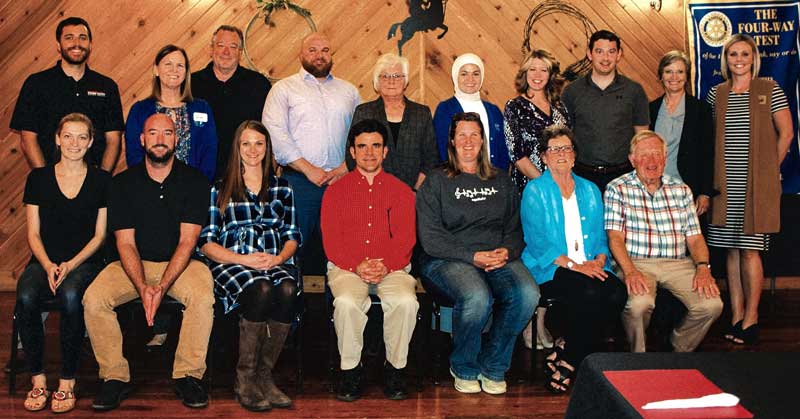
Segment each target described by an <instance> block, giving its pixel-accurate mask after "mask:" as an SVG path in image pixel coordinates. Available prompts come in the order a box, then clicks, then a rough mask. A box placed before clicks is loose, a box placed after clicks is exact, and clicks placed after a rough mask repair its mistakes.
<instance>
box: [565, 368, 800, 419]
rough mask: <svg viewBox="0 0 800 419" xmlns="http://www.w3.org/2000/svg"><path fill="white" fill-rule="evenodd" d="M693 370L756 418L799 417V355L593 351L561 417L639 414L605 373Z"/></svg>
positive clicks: (586, 418)
mask: <svg viewBox="0 0 800 419" xmlns="http://www.w3.org/2000/svg"><path fill="white" fill-rule="evenodd" d="M650 369H696V370H699V371H700V372H701V373H703V375H705V376H706V378H708V379H709V380H710V381H712V382H713V383H714V384H716V385H717V386H718V387H719V388H720V389H722V391H724V392H727V393H731V394H734V395H736V396H738V397H739V399H740V401H739V403H740V404H741V405H742V406H743V407H744V408H745V409H747V410H749V411H750V412H752V413H753V415H754V416H755V418H790V417H797V416H796V415H797V412H796V410H797V407H798V405H797V403H794V401H796V400H798V399H797V395H798V392H797V389H798V386H797V381H798V379H800V353H765V352H736V353H719V352H717V353H711V352H707V353H680V354H679V353H636V354H635V353H595V354H592V355H590V356H588V357H587V358H586V359H584V361H583V362H582V363H581V366H580V368H579V370H578V376H577V379H576V381H575V385H574V387H573V390H572V397H571V398H570V401H569V406H568V407H567V414H566V416H565V418H574V419H592V418H614V419H622V418H641V416H640V415H639V413H638V412H637V411H636V409H634V407H633V406H631V405H630V404H629V403H628V401H627V400H625V398H624V397H623V396H622V394H620V393H619V392H618V391H617V390H616V388H614V386H613V385H612V384H611V383H610V382H609V381H608V379H606V377H605V375H604V374H603V372H605V371H622V370H650Z"/></svg>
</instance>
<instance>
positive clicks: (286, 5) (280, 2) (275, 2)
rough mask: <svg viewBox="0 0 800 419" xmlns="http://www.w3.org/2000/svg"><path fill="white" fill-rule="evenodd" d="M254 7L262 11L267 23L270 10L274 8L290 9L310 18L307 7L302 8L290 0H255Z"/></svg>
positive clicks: (267, 23) (270, 13)
mask: <svg viewBox="0 0 800 419" xmlns="http://www.w3.org/2000/svg"><path fill="white" fill-rule="evenodd" d="M256 8H258V9H259V10H261V11H262V12H263V13H264V24H265V25H269V21H270V17H271V16H272V12H274V11H275V9H281V8H283V9H286V10H291V11H293V12H295V13H297V14H298V15H300V16H302V17H304V18H306V19H310V18H311V11H310V10H308V9H304V8H302V7H300V6H298V5H296V4H294V3H292V1H291V0H271V1H270V0H256Z"/></svg>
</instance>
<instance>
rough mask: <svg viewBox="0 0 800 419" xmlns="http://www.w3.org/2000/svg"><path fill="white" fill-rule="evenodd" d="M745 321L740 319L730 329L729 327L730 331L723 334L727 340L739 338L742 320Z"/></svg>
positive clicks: (731, 340)
mask: <svg viewBox="0 0 800 419" xmlns="http://www.w3.org/2000/svg"><path fill="white" fill-rule="evenodd" d="M743 321H744V320H739V321H738V322H736V324H734V325H731V327H730V329H728V331H726V332H725V334H724V335H723V337H724V338H725V340H727V341H730V342H733V341H734V339H736V338H738V337H739V335H741V334H742V322H743Z"/></svg>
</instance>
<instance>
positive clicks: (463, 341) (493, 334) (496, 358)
mask: <svg viewBox="0 0 800 419" xmlns="http://www.w3.org/2000/svg"><path fill="white" fill-rule="evenodd" d="M422 282H423V285H424V286H425V287H426V288H428V287H430V288H429V289H431V291H432V292H433V293H434V294H435V293H438V294H441V295H443V296H445V297H447V298H449V299H450V300H451V301H453V303H454V305H453V353H452V354H450V369H451V370H452V371H453V374H455V375H456V377H458V378H461V379H464V380H477V379H478V374H481V375H482V376H484V377H486V378H488V379H490V380H495V381H502V380H504V376H505V373H506V371H508V368H509V366H510V365H511V355H512V353H513V351H514V342H515V340H516V338H517V335H519V333H520V332H522V329H523V328H524V327H525V325H526V324H528V321H530V319H531V316H533V310H534V309H535V308H536V305H537V304H538V303H539V287H538V286H537V285H536V282H534V280H533V277H531V274H530V273H529V272H528V269H527V268H525V265H523V264H522V262H520V261H519V260H515V261H512V262H508V263H507V264H506V265H505V266H504V267H502V268H500V269H497V270H494V271H490V272H485V271H483V270H481V269H478V268H476V267H475V266H473V265H471V264H467V263H464V262H456V261H451V260H444V259H429V260H427V261H425V262H424V263H423V266H422ZM490 314H492V325H491V328H490V329H489V334H488V339H486V340H485V341H484V342H481V331H483V329H484V326H486V322H487V321H488V320H489V315H490Z"/></svg>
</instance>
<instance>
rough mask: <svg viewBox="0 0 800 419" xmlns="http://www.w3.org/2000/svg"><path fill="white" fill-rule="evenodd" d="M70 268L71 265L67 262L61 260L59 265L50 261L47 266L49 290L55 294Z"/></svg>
mask: <svg viewBox="0 0 800 419" xmlns="http://www.w3.org/2000/svg"><path fill="white" fill-rule="evenodd" d="M71 270H72V265H71V264H70V263H69V262H61V264H60V265H56V264H55V263H50V265H49V266H48V267H47V283H48V285H50V291H51V292H52V293H53V295H56V290H57V289H58V287H59V286H60V285H61V284H62V283H63V282H64V279H66V278H67V275H68V274H69V272H70V271H71Z"/></svg>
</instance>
